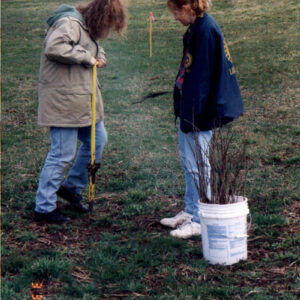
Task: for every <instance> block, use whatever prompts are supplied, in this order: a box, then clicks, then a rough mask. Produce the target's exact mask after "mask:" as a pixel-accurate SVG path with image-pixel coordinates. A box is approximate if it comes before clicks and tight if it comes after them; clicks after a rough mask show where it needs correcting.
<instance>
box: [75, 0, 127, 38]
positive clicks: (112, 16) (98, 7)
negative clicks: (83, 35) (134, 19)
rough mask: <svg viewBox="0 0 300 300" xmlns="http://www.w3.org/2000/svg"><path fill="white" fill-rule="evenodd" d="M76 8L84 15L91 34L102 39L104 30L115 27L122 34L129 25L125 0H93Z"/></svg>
mask: <svg viewBox="0 0 300 300" xmlns="http://www.w3.org/2000/svg"><path fill="white" fill-rule="evenodd" d="M76 9H77V10H78V11H79V12H80V13H81V15H82V16H83V18H84V20H85V23H86V25H87V27H88V30H89V34H90V35H91V36H92V37H93V38H94V39H100V38H101V35H102V33H103V31H104V30H106V29H107V28H113V29H114V31H116V32H117V33H118V35H121V34H122V32H124V31H125V30H126V26H127V10H126V6H125V2H124V0H93V1H92V2H90V3H88V4H86V5H79V6H77V7H76Z"/></svg>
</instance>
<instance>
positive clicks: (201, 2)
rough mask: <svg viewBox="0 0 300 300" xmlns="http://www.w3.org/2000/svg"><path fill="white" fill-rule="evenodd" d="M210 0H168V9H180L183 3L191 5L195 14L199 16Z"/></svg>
mask: <svg viewBox="0 0 300 300" xmlns="http://www.w3.org/2000/svg"><path fill="white" fill-rule="evenodd" d="M210 2H211V1H210V0H168V3H167V6H168V7H169V8H170V9H181V8H182V6H183V5H188V4H189V5H191V7H192V10H193V11H194V12H195V15H196V16H201V15H202V14H203V12H205V11H207V10H208V9H209V6H210Z"/></svg>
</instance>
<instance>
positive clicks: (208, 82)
mask: <svg viewBox="0 0 300 300" xmlns="http://www.w3.org/2000/svg"><path fill="white" fill-rule="evenodd" d="M215 49H216V38H215V33H214V31H213V30H206V31H204V32H202V33H201V35H200V34H199V35H198V36H197V39H196V51H195V57H194V66H193V68H194V69H195V73H196V74H197V76H195V77H194V78H193V79H194V80H193V81H194V82H193V87H192V91H193V98H194V102H195V103H194V106H195V113H196V114H198V115H201V114H202V113H203V112H205V110H206V106H207V104H208V100H209V98H210V94H211V92H212V91H211V88H212V79H213V78H212V77H213V72H214V61H215Z"/></svg>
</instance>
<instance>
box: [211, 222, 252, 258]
mask: <svg viewBox="0 0 300 300" xmlns="http://www.w3.org/2000/svg"><path fill="white" fill-rule="evenodd" d="M243 234H245V223H244V222H237V223H234V224H228V225H227V226H226V225H217V224H211V225H207V237H208V248H209V254H210V256H211V257H215V258H225V257H228V256H231V257H232V256H237V255H241V253H244V252H245V251H246V247H247V246H246V237H242V238H238V237H237V236H238V235H243Z"/></svg>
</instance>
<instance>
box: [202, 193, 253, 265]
mask: <svg viewBox="0 0 300 300" xmlns="http://www.w3.org/2000/svg"><path fill="white" fill-rule="evenodd" d="M235 197H236V200H237V201H240V202H236V203H230V204H222V205H220V204H206V203H201V202H200V205H199V214H200V221H201V229H202V249H203V256H204V258H205V259H206V260H207V261H208V262H209V263H211V264H222V265H232V264H234V263H237V262H238V261H240V260H246V259H247V215H248V213H249V209H248V200H247V198H244V197H241V196H235Z"/></svg>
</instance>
